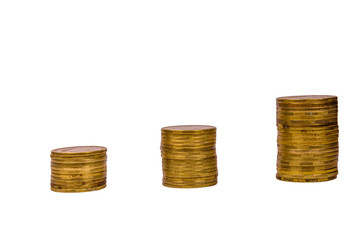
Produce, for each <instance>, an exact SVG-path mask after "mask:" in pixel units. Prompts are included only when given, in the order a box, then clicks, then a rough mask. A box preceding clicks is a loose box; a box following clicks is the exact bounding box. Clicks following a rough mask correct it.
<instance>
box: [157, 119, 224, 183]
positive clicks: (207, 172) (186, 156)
mask: <svg viewBox="0 0 360 240" xmlns="http://www.w3.org/2000/svg"><path fill="white" fill-rule="evenodd" d="M215 145H216V127H213V126H205V125H204V126H203V125H184V126H171V127H164V128H162V129H161V146H160V150H161V156H162V167H163V185H164V186H166V187H172V188H199V187H208V186H213V185H216V184H217V176H218V170H217V156H216V147H215Z"/></svg>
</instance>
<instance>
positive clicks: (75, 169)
mask: <svg viewBox="0 0 360 240" xmlns="http://www.w3.org/2000/svg"><path fill="white" fill-rule="evenodd" d="M106 151H107V149H106V148H105V147H97V146H84V147H67V148H59V149H55V150H52V151H51V155H50V157H51V190H52V191H55V192H88V191H94V190H99V189H102V188H105V187H106V159H107V156H106Z"/></svg>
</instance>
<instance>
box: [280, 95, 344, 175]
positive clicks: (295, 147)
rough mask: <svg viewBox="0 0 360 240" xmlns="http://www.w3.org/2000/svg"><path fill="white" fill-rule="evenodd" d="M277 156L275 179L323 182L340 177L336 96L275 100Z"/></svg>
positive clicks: (281, 98)
mask: <svg viewBox="0 0 360 240" xmlns="http://www.w3.org/2000/svg"><path fill="white" fill-rule="evenodd" d="M276 108H277V129H278V138H277V144H278V156H277V175H276V178H277V179H279V180H283V181H290V182H322V181H329V180H333V179H335V178H336V177H337V174H338V168H337V163H338V151H339V144H338V136H339V127H338V119H337V116H338V101H337V97H336V96H327V95H314V96H292V97H280V98H277V99H276Z"/></svg>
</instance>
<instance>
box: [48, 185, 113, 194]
mask: <svg viewBox="0 0 360 240" xmlns="http://www.w3.org/2000/svg"><path fill="white" fill-rule="evenodd" d="M105 187H106V184H104V185H100V186H97V187H89V188H82V189H66V188H61V187H60V188H59V187H56V186H54V187H53V186H51V191H54V192H64V193H73V192H74V193H75V192H90V191H96V190H100V189H103V188H105Z"/></svg>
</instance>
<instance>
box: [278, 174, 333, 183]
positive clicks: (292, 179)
mask: <svg viewBox="0 0 360 240" xmlns="http://www.w3.org/2000/svg"><path fill="white" fill-rule="evenodd" d="M276 178H277V179H278V180H281V181H287V182H326V181H330V180H334V179H336V178H337V176H333V177H327V178H312V179H301V178H287V177H281V176H278V175H276Z"/></svg>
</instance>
